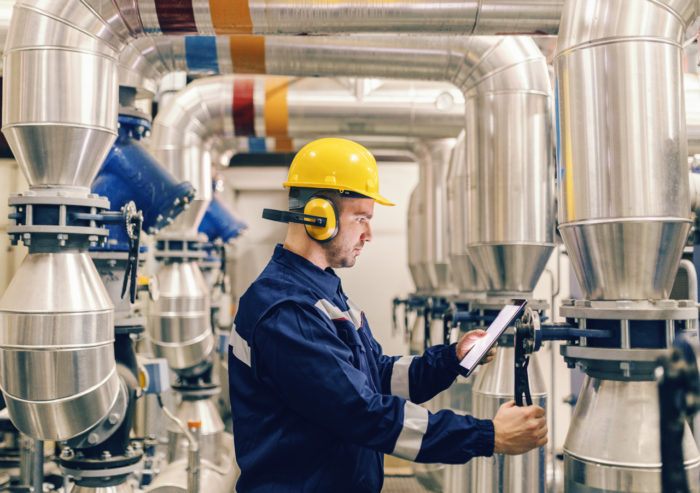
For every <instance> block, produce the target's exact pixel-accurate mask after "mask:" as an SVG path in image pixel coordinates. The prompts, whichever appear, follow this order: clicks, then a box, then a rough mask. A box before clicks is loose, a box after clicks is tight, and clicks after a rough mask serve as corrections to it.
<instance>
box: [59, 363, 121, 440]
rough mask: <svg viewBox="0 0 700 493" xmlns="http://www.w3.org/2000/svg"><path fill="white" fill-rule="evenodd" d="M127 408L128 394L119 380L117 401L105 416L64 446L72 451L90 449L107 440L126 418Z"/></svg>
mask: <svg viewBox="0 0 700 493" xmlns="http://www.w3.org/2000/svg"><path fill="white" fill-rule="evenodd" d="M128 406H129V392H128V390H127V388H126V385H125V384H124V381H123V380H122V378H121V377H120V378H119V392H118V393H117V399H116V400H115V402H114V405H113V406H112V409H110V411H109V413H108V414H107V416H105V417H104V418H103V419H102V420H101V421H99V422H98V423H97V424H96V425H95V426H93V427H92V428H90V429H89V430H87V431H85V432H83V433H81V434H80V435H78V436H76V437H73V438H70V439H68V440H67V441H66V444H67V445H68V446H69V447H71V448H74V449H85V448H92V447H94V446H96V445H98V444H100V443H102V442H104V441H105V440H107V439H108V438H109V437H110V436H112V434H113V433H114V431H115V430H116V429H117V428H119V427H120V426H121V424H122V422H123V421H124V418H125V417H126V412H127V408H128Z"/></svg>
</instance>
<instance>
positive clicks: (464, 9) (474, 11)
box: [117, 0, 564, 35]
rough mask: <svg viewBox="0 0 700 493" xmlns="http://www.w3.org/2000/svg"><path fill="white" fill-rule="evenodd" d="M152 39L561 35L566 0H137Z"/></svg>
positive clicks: (142, 20) (144, 26) (141, 25)
mask: <svg viewBox="0 0 700 493" xmlns="http://www.w3.org/2000/svg"><path fill="white" fill-rule="evenodd" d="M117 3H119V4H121V5H128V6H129V7H131V10H132V12H134V13H136V11H135V9H134V7H135V8H136V9H140V11H138V14H139V18H140V19H139V20H140V21H141V22H140V26H139V27H142V28H143V29H144V30H145V31H146V32H147V33H148V34H161V33H162V34H176V35H177V34H187V33H194V32H199V33H202V34H253V33H256V34H304V33H347V32H378V31H385V32H387V31H391V32H433V33H436V32H452V33H460V34H499V33H511V34H513V33H520V34H526V33H527V34H556V32H557V29H558V26H559V19H560V17H561V10H562V5H563V3H564V2H563V0H528V1H523V0H467V1H464V2H450V1H444V0H402V1H391V2H387V1H386V0H354V1H352V0H351V1H346V2H342V3H337V2H328V1H326V0H300V1H297V2H280V1H272V2H271V1H269V0H268V1H266V0H181V1H178V2H164V1H158V0H140V1H139V2H138V3H136V2H135V0H130V1H124V0H122V1H120V2H117Z"/></svg>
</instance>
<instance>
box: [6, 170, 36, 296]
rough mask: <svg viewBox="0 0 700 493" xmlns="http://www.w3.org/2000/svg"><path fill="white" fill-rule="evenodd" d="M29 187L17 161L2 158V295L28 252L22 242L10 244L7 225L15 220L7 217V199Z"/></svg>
mask: <svg viewBox="0 0 700 493" xmlns="http://www.w3.org/2000/svg"><path fill="white" fill-rule="evenodd" d="M28 188H29V187H28V186H27V182H26V180H25V179H24V176H23V175H22V173H21V172H20V171H19V168H18V166H17V163H16V162H15V161H14V160H12V159H0V296H2V293H4V292H5V288H7V285H8V284H9V283H10V280H11V279H12V276H13V275H14V273H15V270H16V269H17V267H18V266H19V264H20V262H21V261H22V259H23V258H24V256H25V255H26V252H27V249H26V248H25V247H24V246H22V244H21V243H20V245H18V246H15V247H13V246H12V245H11V244H10V238H9V236H7V227H8V226H9V225H10V224H14V221H10V220H9V219H8V218H7V215H8V214H9V210H10V208H9V207H8V205H7V199H8V198H9V196H10V194H13V193H18V192H23V191H25V190H27V189H28Z"/></svg>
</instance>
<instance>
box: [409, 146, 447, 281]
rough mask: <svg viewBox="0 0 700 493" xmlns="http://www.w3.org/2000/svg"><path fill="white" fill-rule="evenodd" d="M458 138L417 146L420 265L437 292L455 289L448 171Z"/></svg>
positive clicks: (417, 236) (414, 150)
mask: <svg viewBox="0 0 700 493" xmlns="http://www.w3.org/2000/svg"><path fill="white" fill-rule="evenodd" d="M454 143H455V141H454V139H439V140H430V141H426V140H421V141H417V142H416V144H415V145H414V149H413V152H414V153H415V155H416V158H417V160H418V166H419V172H418V187H417V189H418V194H419V195H420V197H419V198H418V199H417V200H418V204H419V206H420V207H421V208H422V210H421V211H420V212H419V215H418V220H419V221H420V222H419V223H418V226H419V232H418V233H417V234H416V235H415V236H414V239H415V240H418V241H420V242H421V244H420V247H419V249H418V251H419V252H420V254H419V258H418V259H417V260H418V264H419V266H420V270H421V272H422V273H424V274H425V275H427V277H428V279H429V283H430V287H431V289H432V290H433V291H437V292H442V293H444V292H446V291H450V290H452V289H454V288H453V286H452V278H451V275H450V264H449V261H450V257H449V250H448V248H449V244H448V234H449V233H448V229H447V228H448V226H447V192H446V188H447V168H448V166H449V159H450V153H451V152H452V148H453V147H454Z"/></svg>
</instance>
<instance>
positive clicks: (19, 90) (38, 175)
mask: <svg viewBox="0 0 700 493" xmlns="http://www.w3.org/2000/svg"><path fill="white" fill-rule="evenodd" d="M104 7H105V8H107V9H108V10H112V11H115V8H114V6H112V7H111V9H109V7H108V6H107V5H105V6H104ZM102 10H103V9H101V8H98V9H97V12H98V13H102V12H101V11H102ZM115 17H116V19H118V16H115ZM59 19H60V20H59ZM116 19H113V21H114V22H116V24H118V23H119V22H120V21H117V20H116ZM105 24H106V22H105V21H103V20H102V19H101V18H100V17H98V16H97V15H95V12H94V11H93V10H91V9H90V8H89V7H88V6H86V5H85V4H83V3H81V2H69V3H65V2H46V1H41V0H22V1H18V2H17V3H16V4H15V7H14V10H13V17H12V21H11V24H10V29H9V32H8V37H7V43H6V47H5V48H6V49H5V59H4V77H3V100H4V101H5V104H4V105H3V115H2V122H3V132H4V134H5V136H6V137H7V140H8V142H9V144H10V146H11V148H12V150H13V153H14V155H15V157H16V158H17V160H18V161H19V163H20V166H21V167H22V170H23V171H24V173H25V175H26V176H27V179H28V181H29V184H30V185H45V184H54V185H55V184H60V185H78V186H89V185H90V183H91V182H92V179H93V178H94V176H95V174H96V173H97V171H98V169H99V167H100V164H101V163H102V161H103V160H104V158H105V156H106V155H107V153H108V152H109V148H110V146H111V145H112V142H113V141H114V139H115V138H116V121H117V90H118V84H117V71H116V64H115V63H114V58H115V56H116V50H117V49H118V47H119V46H120V43H121V39H123V38H121V36H126V35H127V32H126V30H125V29H120V28H119V27H118V26H117V25H116V24H115V26H114V27H113V29H105ZM30 26H31V27H30ZM86 81H87V82H89V83H86Z"/></svg>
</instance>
